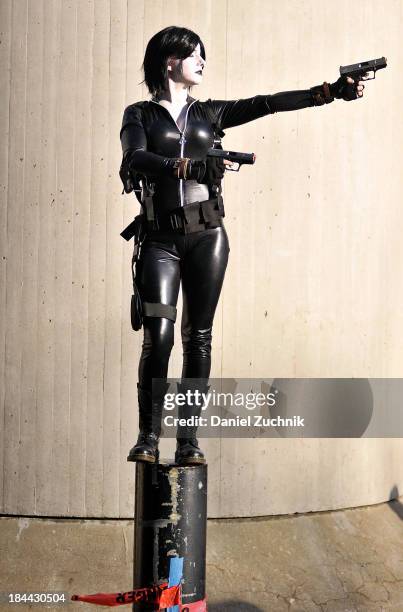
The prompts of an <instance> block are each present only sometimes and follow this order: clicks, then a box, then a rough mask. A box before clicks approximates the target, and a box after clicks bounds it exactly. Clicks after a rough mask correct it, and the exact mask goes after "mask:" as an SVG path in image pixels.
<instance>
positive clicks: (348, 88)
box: [329, 75, 365, 101]
mask: <svg viewBox="0 0 403 612" xmlns="http://www.w3.org/2000/svg"><path fill="white" fill-rule="evenodd" d="M364 87H365V85H364V83H363V81H358V82H357V83H356V82H355V81H354V79H352V78H351V77H348V76H345V75H343V76H341V77H339V78H338V79H337V81H336V82H335V83H332V84H331V85H329V91H330V95H331V96H333V97H334V98H339V99H341V98H342V99H343V100H347V101H350V100H355V99H356V98H362V96H363V89H364Z"/></svg>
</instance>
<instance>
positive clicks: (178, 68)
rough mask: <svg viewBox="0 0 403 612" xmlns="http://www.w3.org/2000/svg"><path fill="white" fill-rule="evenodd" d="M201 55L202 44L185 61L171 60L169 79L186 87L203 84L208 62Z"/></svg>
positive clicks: (169, 61)
mask: <svg viewBox="0 0 403 612" xmlns="http://www.w3.org/2000/svg"><path fill="white" fill-rule="evenodd" d="M200 53H201V51H200V44H198V45H197V47H195V49H194V51H193V52H192V53H191V55H190V56H189V57H186V58H185V59H183V60H180V59H176V58H169V60H168V75H169V78H170V79H172V80H173V81H174V82H176V83H182V84H183V85H185V87H192V86H193V85H198V84H199V83H201V81H202V80H203V69H204V66H205V65H206V62H205V61H204V59H203V58H202V56H201V54H200Z"/></svg>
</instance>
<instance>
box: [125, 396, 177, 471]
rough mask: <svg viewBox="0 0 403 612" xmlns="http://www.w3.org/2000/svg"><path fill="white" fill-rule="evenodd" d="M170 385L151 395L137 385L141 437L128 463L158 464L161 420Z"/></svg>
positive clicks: (129, 455)
mask: <svg viewBox="0 0 403 612" xmlns="http://www.w3.org/2000/svg"><path fill="white" fill-rule="evenodd" d="M168 387H169V385H165V386H164V387H162V386H161V388H160V389H158V392H154V393H151V391H148V390H147V389H143V388H142V387H140V386H139V385H138V384H137V391H138V401H139V429H140V433H139V437H138V439H137V442H136V444H135V446H133V448H132V449H131V450H130V452H129V454H128V457H127V461H145V462H147V463H156V462H157V461H158V459H159V450H158V443H159V441H160V435H161V418H162V409H163V405H164V396H165V393H166V391H167V389H168Z"/></svg>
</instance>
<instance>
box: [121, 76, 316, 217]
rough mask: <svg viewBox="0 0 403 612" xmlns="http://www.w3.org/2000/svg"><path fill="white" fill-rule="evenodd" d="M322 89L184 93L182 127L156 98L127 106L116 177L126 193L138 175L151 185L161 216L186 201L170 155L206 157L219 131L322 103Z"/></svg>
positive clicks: (157, 211) (154, 201)
mask: <svg viewBox="0 0 403 612" xmlns="http://www.w3.org/2000/svg"><path fill="white" fill-rule="evenodd" d="M321 91H322V90H321V86H317V87H313V88H311V89H307V90H297V91H286V92H281V93H277V94H274V95H267V96H260V95H259V96H254V97H253V98H248V99H242V100H227V101H226V100H211V99H209V100H206V101H205V102H200V101H199V100H195V99H193V98H190V97H188V108H187V114H186V119H185V124H184V128H183V131H181V130H180V129H179V127H178V126H177V124H176V122H175V121H174V119H173V117H172V116H171V114H170V113H169V111H168V110H167V109H166V108H165V107H163V106H161V105H160V104H159V103H158V102H156V101H154V100H151V101H144V102H136V103H135V104H131V105H130V106H128V107H127V108H126V109H125V112H124V115H123V122H122V129H121V131H120V139H121V143H122V150H123V162H122V167H121V172H120V176H121V178H122V181H123V184H124V190H125V191H126V193H129V192H130V191H132V190H133V189H137V188H138V186H139V184H138V179H139V178H142V180H143V183H144V182H147V183H148V184H152V185H153V186H154V190H155V192H154V196H153V203H154V210H155V212H156V214H157V215H159V216H161V217H162V216H165V215H166V214H167V213H168V212H170V211H172V210H173V209H175V208H177V207H178V206H184V205H186V204H187V203H189V201H186V199H185V192H186V189H185V187H186V186H185V185H184V183H185V181H183V180H179V179H177V178H175V177H174V176H173V170H172V167H171V166H168V165H167V160H168V159H169V158H178V157H189V158H192V159H198V160H202V159H205V157H206V154H207V150H208V149H209V148H211V147H212V146H213V144H214V138H215V135H217V134H218V135H223V132H222V130H224V129H227V128H231V127H235V126H237V125H242V124H243V123H247V122H248V121H253V120H254V119H258V118H259V117H263V116H265V115H269V114H272V113H276V112H281V111H289V110H298V109H302V108H306V107H308V106H317V105H321V104H323V103H324V101H323V100H322V99H321V98H320V96H319V95H318V92H321ZM144 177H145V179H146V180H145V181H144ZM186 182H187V183H188V182H189V181H186ZM209 191H210V189H209ZM196 193H197V191H196ZM211 195H212V193H211V191H210V196H211Z"/></svg>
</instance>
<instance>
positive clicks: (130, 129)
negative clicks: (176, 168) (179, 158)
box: [120, 104, 172, 177]
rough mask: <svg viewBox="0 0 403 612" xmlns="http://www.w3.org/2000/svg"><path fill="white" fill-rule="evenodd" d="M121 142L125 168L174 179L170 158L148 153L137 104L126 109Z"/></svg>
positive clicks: (139, 109)
mask: <svg viewBox="0 0 403 612" xmlns="http://www.w3.org/2000/svg"><path fill="white" fill-rule="evenodd" d="M120 141H121V143H122V152H123V162H122V166H123V167H124V168H128V169H129V170H130V171H131V172H138V173H141V174H145V175H153V176H155V175H163V176H170V177H172V167H171V166H170V165H169V164H170V161H169V158H166V157H164V156H163V155H157V154H156V153H152V152H151V151H147V136H146V133H145V130H144V126H143V122H142V117H141V108H140V107H139V106H137V105H136V104H131V105H130V106H128V107H127V108H126V109H125V112H124V114H123V121H122V128H121V130H120Z"/></svg>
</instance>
